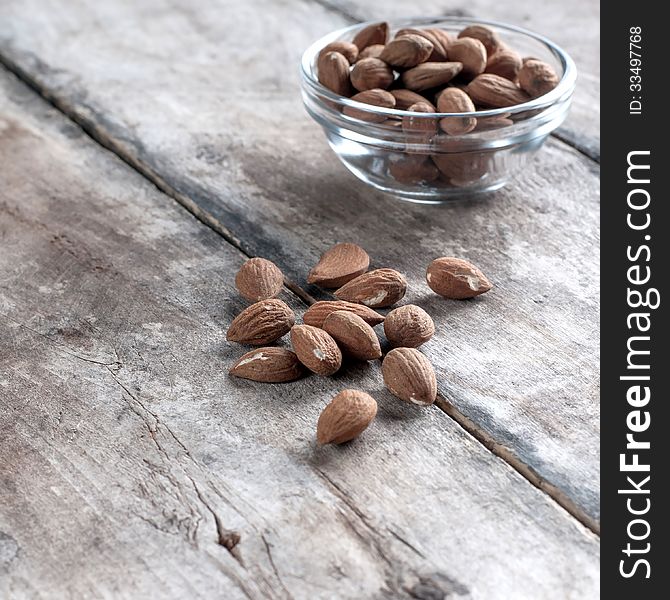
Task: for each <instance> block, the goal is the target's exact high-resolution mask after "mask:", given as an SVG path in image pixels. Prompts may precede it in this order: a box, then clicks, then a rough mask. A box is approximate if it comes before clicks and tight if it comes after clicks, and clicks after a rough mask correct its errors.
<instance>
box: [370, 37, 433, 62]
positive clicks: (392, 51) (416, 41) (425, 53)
mask: <svg viewBox="0 0 670 600" xmlns="http://www.w3.org/2000/svg"><path fill="white" fill-rule="evenodd" d="M432 52H433V44H431V43H430V42H429V41H428V40H427V39H426V38H425V37H423V36H420V35H414V34H411V33H410V34H407V35H403V36H402V37H399V38H396V39H395V40H393V41H392V42H389V43H388V44H386V47H385V48H384V51H383V52H382V53H381V56H380V58H381V59H382V60H383V61H385V62H387V63H388V64H390V65H393V66H394V67H403V68H410V67H416V65H418V64H419V63H422V62H425V61H426V60H428V57H429V56H430V55H431V53H432Z"/></svg>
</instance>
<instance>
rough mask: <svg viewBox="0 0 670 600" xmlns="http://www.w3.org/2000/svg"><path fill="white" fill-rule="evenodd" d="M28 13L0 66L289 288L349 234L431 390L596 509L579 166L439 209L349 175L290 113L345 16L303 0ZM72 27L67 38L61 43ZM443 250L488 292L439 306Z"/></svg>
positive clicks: (593, 358) (559, 164)
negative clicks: (420, 326) (428, 321)
mask: <svg viewBox="0 0 670 600" xmlns="http://www.w3.org/2000/svg"><path fill="white" fill-rule="evenodd" d="M41 2H43V0H27V1H26V2H25V3H22V4H21V5H12V6H11V7H9V8H6V9H5V10H4V12H2V13H0V14H2V16H3V17H6V18H5V19H4V20H3V25H2V29H0V31H1V32H2V33H0V54H2V55H3V56H5V60H6V61H9V62H11V63H12V65H13V67H14V68H15V69H20V70H22V72H23V74H24V76H25V77H29V78H32V79H33V81H34V83H35V84H36V85H37V86H39V87H41V88H42V90H43V91H44V93H45V94H47V95H49V96H50V97H51V98H53V99H54V100H55V101H56V102H57V103H58V104H59V106H61V107H62V108H63V110H65V111H67V112H68V113H69V114H71V115H72V116H73V117H74V118H76V119H78V120H79V121H80V122H82V123H84V125H85V126H86V127H88V128H89V130H90V131H91V132H92V133H93V134H94V135H96V136H97V137H98V139H100V140H101V141H102V142H103V143H105V144H108V145H109V146H110V147H113V148H114V149H115V151H116V152H118V153H120V154H122V155H123V156H124V157H125V158H126V160H128V161H129V162H131V163H133V164H134V165H135V166H136V167H138V168H139V169H141V170H142V171H143V172H145V173H146V174H148V175H149V176H150V177H151V178H152V179H153V180H154V181H156V182H157V183H158V184H159V185H161V186H163V187H164V188H165V189H168V190H170V191H171V193H173V195H175V196H177V197H178V198H179V199H180V201H182V202H185V203H187V204H189V205H190V207H191V208H192V209H193V208H195V209H196V210H198V211H200V213H201V214H202V215H204V218H206V219H208V220H209V221H210V222H211V223H213V225H214V226H215V227H218V228H219V229H220V230H222V231H226V232H228V233H229V234H230V235H231V236H232V237H236V238H238V239H239V240H241V244H242V246H243V247H244V248H245V250H246V251H248V252H249V253H250V254H256V255H263V256H269V257H272V258H273V259H275V260H277V261H278V262H279V263H280V264H281V266H282V268H284V270H285V271H286V272H287V273H288V274H289V275H290V277H291V278H292V279H293V280H295V281H296V282H298V283H300V284H304V277H305V274H306V272H307V270H308V268H309V266H310V265H311V264H313V263H314V261H315V260H316V258H317V257H318V255H319V254H320V253H321V252H322V251H323V249H324V248H325V247H327V246H328V245H329V244H331V243H333V242H335V241H342V240H351V241H355V242H358V243H361V244H362V245H363V246H365V247H366V248H367V249H368V250H369V251H370V253H371V255H372V256H373V259H374V260H375V263H376V264H377V265H378V266H395V267H397V268H399V269H401V270H402V271H404V272H405V273H406V274H407V275H408V277H409V279H410V284H411V288H412V290H411V293H410V295H409V297H408V300H411V301H415V302H418V303H420V304H422V305H423V306H425V307H426V308H428V309H429V311H430V312H431V313H432V314H434V315H435V318H436V320H437V322H438V325H439V333H438V335H437V336H436V338H435V340H434V341H433V342H432V343H431V344H430V345H428V346H427V347H426V351H427V352H428V353H429V355H430V356H431V358H432V359H433V361H434V362H435V363H436V365H437V368H438V374H439V379H440V388H441V391H442V393H443V394H444V395H445V396H446V397H447V398H448V399H449V400H450V401H451V402H453V403H454V405H455V406H456V407H457V408H458V410H460V411H461V412H462V413H463V414H464V415H466V416H467V417H468V418H470V419H471V420H472V421H473V422H474V423H475V424H476V425H477V426H478V427H480V428H481V429H482V431H484V432H485V433H486V434H487V435H490V436H492V437H493V438H494V439H496V440H498V442H499V443H501V444H503V445H504V446H507V447H508V448H509V449H510V452H511V453H512V454H513V455H515V456H516V457H517V458H518V459H519V460H521V461H524V462H525V463H527V464H528V465H530V467H531V468H532V469H533V470H535V471H536V472H537V473H538V474H539V477H541V478H545V479H546V480H548V481H549V482H550V483H551V484H554V485H556V486H558V488H560V490H561V491H562V493H565V494H566V495H568V496H569V497H570V498H571V499H573V500H574V502H575V503H577V505H579V506H580V507H581V508H582V510H584V511H585V512H586V513H587V515H588V516H589V517H590V518H594V519H597V518H598V515H599V502H598V498H599V492H598V487H599V461H598V427H599V424H598V394H597V389H596V385H597V377H598V345H597V323H598V318H597V314H598V312H597V309H598V286H597V281H598V266H597V265H598V263H597V251H598V247H597V231H598V205H597V200H598V174H597V171H596V167H595V165H594V164H593V162H592V161H590V160H588V159H586V158H584V157H583V156H580V155H579V154H578V153H576V152H574V151H573V150H571V149H570V148H568V147H566V146H565V145H564V144H562V143H560V142H551V143H549V144H548V145H547V146H546V148H545V149H544V151H543V152H542V153H541V155H540V156H538V158H537V159H536V161H535V163H534V169H533V170H532V171H531V172H528V173H527V174H526V175H525V176H524V177H522V178H521V179H520V180H519V181H518V182H517V183H516V184H515V185H513V186H511V187H510V188H509V189H507V190H505V191H503V192H500V193H498V194H496V195H494V196H493V197H491V198H489V199H488V200H482V201H480V202H476V203H470V204H463V205H455V206H451V207H446V208H443V209H427V208H424V207H416V206H410V205H406V204H402V203H398V202H396V201H394V200H392V199H390V198H388V197H386V196H384V195H382V194H379V193H376V192H372V191H370V190H369V189H367V188H365V187H364V186H363V185H362V184H360V183H358V182H357V181H355V180H353V179H352V178H351V176H349V175H348V174H347V173H346V172H345V170H344V168H343V167H341V166H340V165H339V163H337V162H336V160H335V159H334V157H333V155H332V154H331V153H330V152H329V150H328V149H327V146H326V143H325V140H324V139H323V137H322V135H321V133H320V131H318V129H317V127H316V126H315V125H313V124H311V123H309V121H308V119H307V117H306V116H304V114H303V112H302V111H301V109H300V106H299V102H300V101H299V97H298V93H297V73H296V68H295V65H296V64H297V61H298V58H299V55H300V52H301V51H302V49H303V48H304V47H305V46H307V45H308V43H309V42H310V41H311V40H312V39H314V38H315V37H316V36H318V35H320V34H322V33H325V32H326V31H328V30H330V29H333V28H335V27H338V26H341V25H343V24H345V19H344V17H342V16H341V15H338V14H336V13H333V12H332V11H331V10H329V9H327V8H324V7H321V6H319V5H317V4H314V3H308V4H305V3H299V2H296V3H291V4H290V8H291V10H290V11H289V10H288V5H282V6H280V7H278V6H276V5H275V4H274V3H270V2H266V1H264V0H254V2H249V3H245V4H244V6H243V7H240V6H238V4H237V3H230V2H227V1H223V0H222V1H221V2H219V3H217V4H213V3H204V2H193V3H189V5H188V6H187V5H178V7H177V8H175V7H174V6H173V5H172V4H169V3H166V2H165V0H151V1H150V2H147V3H143V4H142V8H140V7H139V6H138V5H137V4H136V3H132V2H118V3H114V4H113V5H104V6H103V5H100V4H99V3H93V2H90V0H89V1H87V0H78V1H77V2H70V3H68V4H67V6H63V8H62V10H59V11H55V12H54V11H51V13H50V14H49V16H48V17H47V16H46V12H45V11H44V10H43V9H41V6H42V4H41ZM145 15H152V18H150V19H149V18H145ZM73 23H74V24H75V25H73ZM72 27H75V28H76V30H77V31H78V32H79V34H78V35H76V36H71V35H69V32H70V31H71V28H72ZM537 28H538V29H540V27H539V26H538V27H537ZM176 32H178V35H177V34H176ZM64 36H67V37H68V43H67V44H63V43H62V39H63V38H64ZM269 55H272V56H273V60H268V56H269ZM249 65H253V69H251V68H249ZM277 65H282V66H283V69H282V68H278V67H277ZM291 65H293V66H291ZM148 99H151V101H148ZM379 214H384V219H379V218H378V216H379ZM441 254H457V255H463V256H465V257H468V258H470V259H471V260H473V261H474V262H476V263H478V264H479V265H480V266H481V267H482V268H483V269H484V270H485V272H487V273H488V274H489V275H490V277H491V278H492V279H493V280H494V282H495V283H496V291H494V292H493V293H491V294H489V295H488V297H486V298H482V299H480V301H477V302H471V303H448V302H443V301H439V300H437V299H436V298H435V297H434V296H433V295H431V294H429V293H428V290H427V288H426V287H425V283H424V281H423V270H424V269H425V266H426V264H427V263H428V261H429V260H430V259H432V258H433V257H435V256H438V255H441ZM309 291H310V292H311V293H313V294H318V293H319V291H318V290H316V289H314V288H311V289H310V290H309Z"/></svg>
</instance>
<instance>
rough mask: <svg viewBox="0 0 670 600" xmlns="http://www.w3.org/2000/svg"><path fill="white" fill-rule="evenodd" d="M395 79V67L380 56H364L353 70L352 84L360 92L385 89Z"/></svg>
mask: <svg viewBox="0 0 670 600" xmlns="http://www.w3.org/2000/svg"><path fill="white" fill-rule="evenodd" d="M394 79H395V75H394V74H393V69H391V67H389V66H388V65H387V64H386V63H385V62H384V61H383V60H381V59H379V58H362V59H361V60H359V61H358V62H357V63H356V64H355V65H354V68H353V69H352V70H351V84H352V85H353V86H354V87H355V88H356V89H357V90H358V91H359V92H364V91H365V90H373V89H377V88H378V89H383V90H385V89H386V88H387V87H388V86H390V85H391V84H392V83H393V80H394Z"/></svg>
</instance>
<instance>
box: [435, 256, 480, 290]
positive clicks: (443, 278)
mask: <svg viewBox="0 0 670 600" xmlns="http://www.w3.org/2000/svg"><path fill="white" fill-rule="evenodd" d="M426 281H427V282H428V285H429V286H430V289H431V290H433V291H434V292H435V293H436V294H439V295H440V296H443V297H444V298H450V299H453V300H464V299H466V298H474V297H475V296H479V295H480V294H483V293H485V292H488V291H489V290H490V289H491V288H492V287H493V286H492V285H491V282H490V281H489V280H488V279H487V278H486V276H485V275H484V273H482V272H481V271H480V270H479V269H478V268H477V267H475V266H474V265H473V264H472V263H469V262H468V261H467V260H463V259H461V258H453V257H450V256H443V257H441V258H436V259H435V260H434V261H433V262H431V263H430V265H428V270H427V271H426Z"/></svg>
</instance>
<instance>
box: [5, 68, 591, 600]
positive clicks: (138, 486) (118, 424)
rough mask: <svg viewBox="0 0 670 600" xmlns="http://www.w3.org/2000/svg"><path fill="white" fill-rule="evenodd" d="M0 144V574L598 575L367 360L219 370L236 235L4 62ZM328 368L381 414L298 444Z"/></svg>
mask: <svg viewBox="0 0 670 600" xmlns="http://www.w3.org/2000/svg"><path fill="white" fill-rule="evenodd" d="M0 164H2V165H3V184H4V185H3V197H2V201H0V240H2V248H3V252H2V253H0V407H1V410H0V432H1V435H0V596H2V597H6V598H11V599H12V600H14V599H23V598H34V597H49V598H61V597H63V598H65V597H74V598H84V597H91V598H137V597H150V598H185V597H188V598H211V597H220V598H253V599H267V598H296V599H302V598H305V599H314V598H324V599H326V598H327V599H331V598H342V599H345V598H381V597H384V598H386V597H392V598H410V597H411V598H425V599H427V598H438V597H439V598H443V597H447V596H448V597H458V598H486V599H490V598H509V597H515V598H537V597H557V596H558V597H573V598H580V597H585V598H586V597H593V596H594V595H596V594H597V588H598V540H597V538H595V536H593V535H592V534H591V533H590V532H589V531H588V530H586V529H585V528H583V527H582V526H581V525H579V524H578V523H577V522H576V521H575V520H574V519H572V518H571V517H570V516H569V515H568V514H567V513H565V512H564V511H563V510H562V509H561V508H560V507H558V506H557V505H556V504H555V503H554V502H552V501H551V500H550V499H549V498H548V497H547V496H546V495H545V494H543V493H542V492H540V491H539V490H537V489H536V488H534V487H532V486H531V485H529V484H528V482H527V481H526V480H524V479H523V478H521V477H520V476H519V475H518V474H517V473H516V472H515V471H513V470H512V469H510V468H509V466H508V465H507V464H506V463H504V462H503V461H501V460H499V459H498V458H496V457H495V456H493V455H492V454H491V453H489V452H488V451H486V450H485V449H484V448H483V447H482V446H481V445H480V444H479V443H478V442H477V441H475V440H474V439H472V438H471V437H470V436H468V435H467V434H466V433H465V432H464V431H463V430H462V429H460V428H459V427H458V426H457V425H456V424H455V423H454V422H453V421H452V420H451V419H449V418H447V417H446V416H445V415H444V414H443V413H441V412H440V411H439V410H438V409H437V408H431V409H428V410H418V409H412V408H411V407H409V406H406V405H403V404H402V403H400V402H399V401H397V400H395V399H394V398H393V397H392V396H390V395H389V394H388V393H386V392H384V391H383V389H382V385H381V380H380V375H379V369H378V367H377V365H374V364H373V365H369V366H368V367H365V366H358V367H350V368H349V369H348V371H347V372H346V373H345V374H342V375H340V376H337V377H335V378H332V379H323V378H317V377H309V378H305V379H303V380H302V381H300V382H297V383H295V384H291V385H260V384H253V383H250V382H245V381H236V380H233V379H231V378H230V377H228V376H227V374H226V369H227V366H228V365H229V364H230V363H231V361H232V359H233V358H234V357H235V356H237V355H239V354H240V353H241V352H242V349H241V348H238V347H231V345H229V344H227V343H226V342H225V329H226V327H227V325H228V323H229V322H230V320H231V318H232V316H233V315H234V314H235V312H236V311H238V310H239V309H240V308H241V307H242V306H243V302H242V301H241V300H240V298H239V296H238V295H237V294H236V292H235V290H234V289H233V286H232V279H233V278H232V274H233V273H234V271H235V270H236V269H237V268H238V266H239V265H240V264H241V263H242V261H243V260H244V256H243V255H241V254H240V253H239V252H238V251H237V250H235V249H234V248H232V247H231V246H230V245H228V244H227V243H226V242H225V241H223V240H222V238H221V237H220V236H218V235H217V234H216V233H214V232H213V231H211V230H210V229H208V228H207V227H205V226H204V225H202V224H201V223H198V222H197V221H196V220H195V219H193V218H192V217H191V216H190V215H189V214H188V213H187V212H186V211H184V210H183V209H181V208H180V207H179V206H178V205H177V204H176V203H174V201H172V200H171V199H170V198H168V197H166V196H164V195H163V194H161V193H160V192H159V191H157V190H156V189H155V187H154V186H152V185H151V184H150V183H148V182H147V181H146V180H145V179H143V178H142V177H140V176H139V175H138V174H137V173H135V172H134V171H132V170H131V169H129V168H128V167H127V166H126V165H125V164H123V163H122V162H121V161H120V160H119V159H118V158H116V157H115V156H113V155H112V154H110V153H108V152H106V151H103V150H101V149H100V148H99V147H98V146H97V145H96V144H94V143H93V142H91V141H90V140H89V139H88V138H87V137H86V136H85V135H83V134H82V132H81V130H80V129H79V128H78V127H76V126H75V125H73V124H72V123H71V122H69V121H68V120H66V119H65V118H63V117H62V115H60V114H59V113H57V112H56V111H54V110H53V109H52V108H50V107H48V106H47V105H46V104H45V103H44V102H42V101H41V100H38V99H36V97H35V95H34V94H33V93H32V92H30V91H29V90H28V89H27V88H25V87H24V86H23V85H22V84H20V83H18V82H17V81H15V80H13V79H12V78H11V77H8V76H7V75H6V74H4V73H0ZM284 297H285V299H286V300H287V301H288V302H290V303H291V304H292V306H293V307H294V308H296V310H298V309H299V308H300V306H299V303H297V302H296V300H295V299H294V298H293V297H291V296H290V295H285V296H284ZM348 386H356V387H361V388H362V389H366V390H368V391H370V392H371V393H372V394H374V395H375V397H376V398H377V399H378V400H379V402H380V414H379V417H378V419H377V420H376V421H375V423H374V424H373V426H372V427H371V428H370V429H369V430H368V431H367V432H366V433H365V434H364V436H363V437H362V438H360V439H359V440H358V441H356V442H354V443H352V444H349V445H347V446H343V447H341V448H324V449H321V450H318V449H316V448H315V446H314V442H313V437H314V429H315V424H316V419H317V416H318V414H319V411H320V410H321V408H322V407H323V406H324V405H325V403H326V402H327V401H328V399H329V398H330V397H332V395H334V393H335V392H336V391H338V390H339V389H342V388H344V387H348Z"/></svg>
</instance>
